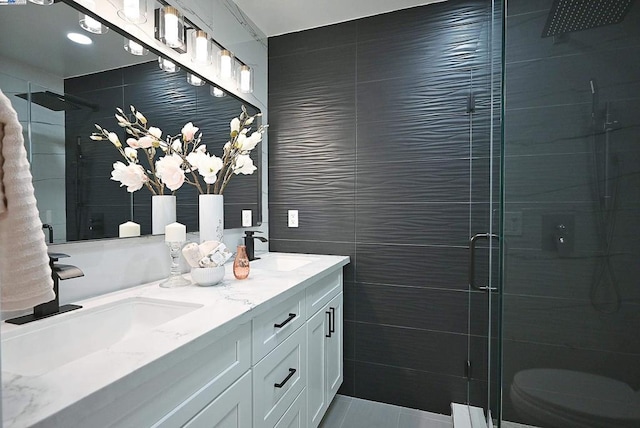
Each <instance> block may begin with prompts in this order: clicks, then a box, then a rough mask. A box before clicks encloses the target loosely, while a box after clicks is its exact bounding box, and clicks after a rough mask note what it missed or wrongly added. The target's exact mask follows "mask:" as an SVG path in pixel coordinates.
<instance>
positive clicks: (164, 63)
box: [158, 56, 180, 73]
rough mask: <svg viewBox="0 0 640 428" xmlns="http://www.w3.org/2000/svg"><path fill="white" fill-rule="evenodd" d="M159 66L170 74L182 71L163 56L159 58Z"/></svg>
mask: <svg viewBox="0 0 640 428" xmlns="http://www.w3.org/2000/svg"><path fill="white" fill-rule="evenodd" d="M158 65H159V66H160V68H161V69H162V70H164V71H167V72H169V73H175V72H177V71H180V67H178V66H177V65H176V64H175V63H174V62H171V61H169V60H168V59H166V58H162V57H161V56H159V57H158Z"/></svg>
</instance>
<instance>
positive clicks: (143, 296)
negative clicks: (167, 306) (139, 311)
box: [2, 253, 349, 428]
mask: <svg viewBox="0 0 640 428" xmlns="http://www.w3.org/2000/svg"><path fill="white" fill-rule="evenodd" d="M269 256H271V258H273V259H274V260H276V261H282V260H284V261H287V260H288V258H290V259H291V260H293V261H295V262H296V263H298V266H297V267H295V268H294V269H290V270H288V269H287V268H288V267H289V266H288V265H286V263H285V264H282V265H278V264H274V263H272V264H270V265H268V266H276V267H278V269H280V270H273V271H268V270H267V269H262V270H260V269H258V268H257V269H256V270H255V271H254V272H253V273H252V277H251V280H250V281H237V282H236V281H235V280H229V281H228V282H226V284H224V285H222V286H220V287H196V286H193V287H184V288H182V289H179V290H178V289H176V290H167V289H162V288H160V287H158V286H157V283H152V284H148V285H143V286H140V287H138V288H132V289H128V290H123V291H121V292H118V293H114V294H113V295H111V296H106V297H104V298H100V300H98V301H87V302H81V303H83V304H84V305H85V308H87V309H92V308H93V310H94V311H97V310H98V308H102V307H103V306H105V307H110V306H108V305H112V302H120V301H124V300H127V299H138V300H140V301H148V300H153V301H159V302H164V301H165V300H166V301H172V302H174V304H180V305H185V304H186V305H191V306H193V307H194V309H192V310H191V311H190V312H188V313H186V314H184V315H182V316H181V317H177V318H175V319H172V320H170V321H166V322H165V323H162V324H159V325H158V326H157V327H150V328H149V329H148V330H146V331H144V332H142V333H138V334H135V335H133V336H131V337H130V338H125V339H123V340H122V341H120V342H117V343H115V344H113V345H110V346H109V347H108V348H106V349H105V350H104V351H97V352H91V353H89V354H88V355H86V356H81V357H78V360H77V361H75V360H73V361H71V362H69V363H67V364H64V365H62V366H60V367H56V368H54V369H52V370H48V371H47V372H46V373H44V374H42V375H40V376H20V375H19V373H14V372H11V371H10V370H9V371H6V372H5V371H3V373H2V381H3V397H2V398H3V402H4V403H5V406H4V409H3V410H5V409H6V412H5V411H3V414H2V416H3V418H4V420H3V424H2V426H4V427H6V428H31V427H33V428H39V427H46V428H84V427H94V426H95V427H101V428H107V427H110V428H121V427H122V428H129V427H136V428H137V427H152V428H316V427H317V426H318V424H319V422H320V420H321V419H322V417H323V416H324V414H325V413H326V411H327V408H328V406H329V403H330V402H331V400H332V399H333V397H334V396H335V394H336V392H337V390H338V388H339V387H340V385H341V383H342V376H343V366H342V356H343V350H342V340H343V331H342V330H343V328H342V325H343V324H342V323H343V321H342V316H343V304H342V296H343V291H342V267H343V266H344V265H346V264H347V263H348V262H349V259H348V257H343V256H323V255H307V254H295V255H287V254H285V253H269V254H267V255H265V256H263V258H264V259H268V258H269ZM305 259H307V260H308V261H307V260H305ZM301 261H302V262H304V263H302V264H301ZM283 266H284V268H283ZM230 274H231V271H230V270H228V272H227V275H230ZM85 311H86V309H85ZM77 313H78V314H83V313H82V312H81V311H78V312H77ZM85 313H87V314H92V313H93V312H85ZM76 316H77V315H76ZM60 317H63V315H61V316H60ZM63 319H64V318H59V320H63ZM74 320H75V318H74ZM53 321H56V320H55V319H54V320H53ZM40 322H42V323H46V322H47V321H46V320H42V321H40ZM49 322H50V321H49ZM18 328H20V327H19V326H18V327H15V329H18ZM38 358H39V355H38ZM42 358H43V360H45V359H46V358H47V355H44V354H43V356H42ZM45 361H46V360H45ZM3 369H6V366H5V365H4V364H3ZM43 385H46V386H47V387H46V388H45V387H43Z"/></svg>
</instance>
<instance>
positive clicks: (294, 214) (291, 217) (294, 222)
mask: <svg viewBox="0 0 640 428" xmlns="http://www.w3.org/2000/svg"><path fill="white" fill-rule="evenodd" d="M287 219H288V221H287V223H288V225H289V227H298V210H289V211H288V212H287Z"/></svg>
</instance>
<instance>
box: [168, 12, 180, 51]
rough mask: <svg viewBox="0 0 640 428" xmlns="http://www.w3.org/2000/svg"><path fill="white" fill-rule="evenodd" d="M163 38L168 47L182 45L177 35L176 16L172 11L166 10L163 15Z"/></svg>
mask: <svg viewBox="0 0 640 428" xmlns="http://www.w3.org/2000/svg"><path fill="white" fill-rule="evenodd" d="M164 40H165V44H166V45H167V46H170V47H174V46H181V45H182V43H180V39H179V37H178V16H177V15H175V14H174V13H170V12H167V13H165V15H164Z"/></svg>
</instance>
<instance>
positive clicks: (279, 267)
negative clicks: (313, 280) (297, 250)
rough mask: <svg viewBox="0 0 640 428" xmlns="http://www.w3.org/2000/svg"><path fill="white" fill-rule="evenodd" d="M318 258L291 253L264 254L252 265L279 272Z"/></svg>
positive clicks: (301, 265)
mask: <svg viewBox="0 0 640 428" xmlns="http://www.w3.org/2000/svg"><path fill="white" fill-rule="evenodd" d="M315 260H316V259H315V258H313V257H305V256H302V255H301V256H296V255H290V254H270V253H267V254H263V255H261V256H260V259H257V260H254V261H252V262H251V267H252V268H256V269H264V270H271V271H279V272H288V271H292V270H295V269H298V268H301V267H303V266H306V265H308V264H310V263H312V262H314V261H315Z"/></svg>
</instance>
